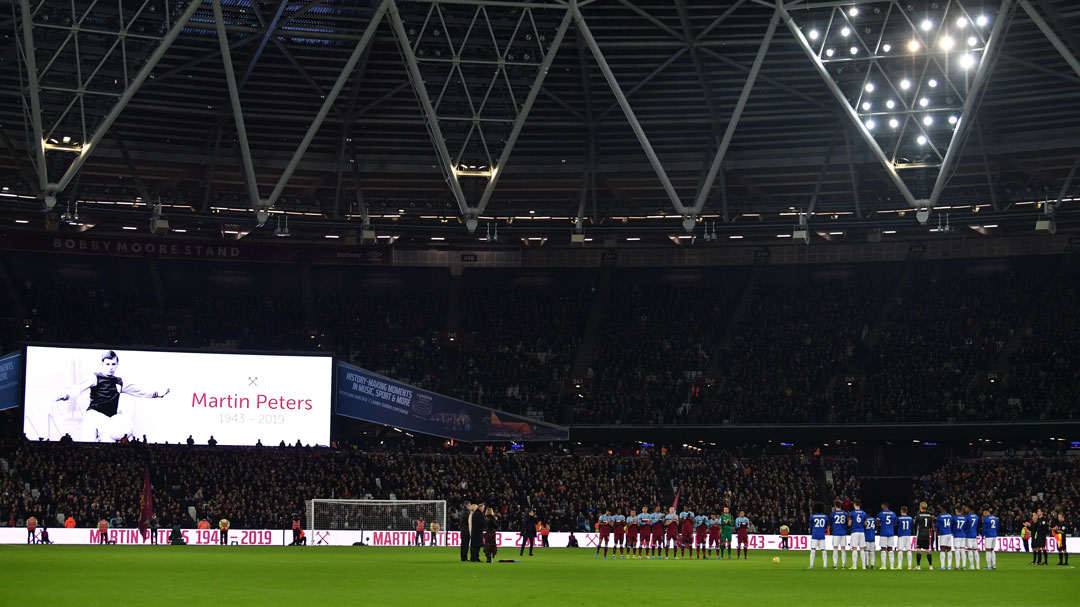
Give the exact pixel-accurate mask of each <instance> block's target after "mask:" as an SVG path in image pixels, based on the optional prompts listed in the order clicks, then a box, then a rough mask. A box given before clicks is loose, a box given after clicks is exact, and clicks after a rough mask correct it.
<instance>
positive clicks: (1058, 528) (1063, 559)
mask: <svg viewBox="0 0 1080 607" xmlns="http://www.w3.org/2000/svg"><path fill="white" fill-rule="evenodd" d="M1052 531H1053V533H1054V537H1056V538H1057V549H1058V565H1062V566H1066V567H1067V566H1068V565H1069V550H1068V548H1066V547H1065V542H1066V540H1067V539H1068V538H1069V526H1068V525H1067V524H1066V523H1065V513H1064V512H1060V511H1059V512H1058V514H1057V522H1055V523H1054V528H1053V530H1052Z"/></svg>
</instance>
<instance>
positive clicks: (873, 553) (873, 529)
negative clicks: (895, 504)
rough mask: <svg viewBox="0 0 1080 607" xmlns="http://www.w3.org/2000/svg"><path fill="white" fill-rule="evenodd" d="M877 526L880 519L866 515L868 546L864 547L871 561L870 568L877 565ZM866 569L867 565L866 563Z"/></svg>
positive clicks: (867, 558) (865, 534) (867, 557)
mask: <svg viewBox="0 0 1080 607" xmlns="http://www.w3.org/2000/svg"><path fill="white" fill-rule="evenodd" d="M877 526H878V520H877V519H876V518H874V517H872V516H868V517H866V533H864V534H863V535H864V536H865V537H866V547H865V548H863V551H864V553H865V554H866V560H868V561H870V568H871V569H873V568H874V567H877V538H876V534H877ZM863 568H864V569H865V568H866V566H865V565H864V566H863Z"/></svg>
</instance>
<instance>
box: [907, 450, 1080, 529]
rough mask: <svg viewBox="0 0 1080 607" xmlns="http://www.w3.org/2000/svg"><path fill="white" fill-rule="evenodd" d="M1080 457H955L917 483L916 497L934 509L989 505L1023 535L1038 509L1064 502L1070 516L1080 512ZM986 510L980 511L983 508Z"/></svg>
mask: <svg viewBox="0 0 1080 607" xmlns="http://www.w3.org/2000/svg"><path fill="white" fill-rule="evenodd" d="M1078 479H1080V461H1078V460H1077V459H1076V458H1069V457H1060V456H1058V457H1054V456H1039V455H1036V454H1031V455H1028V456H1024V457H1016V456H1011V457H994V458H985V459H952V460H950V461H949V462H947V463H946V464H945V465H944V466H942V467H941V468H939V469H938V470H936V471H934V472H933V473H932V474H930V475H927V476H924V477H922V478H919V479H917V480H916V481H915V483H914V494H915V498H916V501H926V502H927V503H928V504H930V507H931V508H942V507H945V508H950V509H953V508H955V507H956V506H957V505H961V504H963V505H968V506H971V507H973V508H980V509H981V508H982V506H984V505H986V504H990V505H991V507H992V508H994V511H993V513H994V515H996V516H997V517H998V519H999V521H1000V524H1001V527H1002V530H1003V531H1004V532H1005V533H1008V534H1019V533H1020V529H1021V527H1022V526H1023V524H1024V522H1026V521H1030V520H1031V514H1032V512H1034V511H1035V510H1036V509H1042V510H1043V511H1044V512H1047V513H1049V512H1052V511H1053V510H1054V509H1056V508H1058V507H1060V508H1061V509H1062V511H1063V512H1064V513H1065V518H1066V520H1068V521H1074V520H1076V515H1077V513H1078V512H1080V480H1078ZM979 513H980V514H981V513H982V512H981V510H980V512H979Z"/></svg>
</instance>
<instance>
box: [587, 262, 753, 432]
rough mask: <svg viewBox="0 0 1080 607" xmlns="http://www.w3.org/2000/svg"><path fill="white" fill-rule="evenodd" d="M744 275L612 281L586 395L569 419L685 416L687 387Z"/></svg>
mask: <svg viewBox="0 0 1080 607" xmlns="http://www.w3.org/2000/svg"><path fill="white" fill-rule="evenodd" d="M744 280H745V278H743V277H737V279H735V280H733V279H730V278H729V279H728V280H722V279H719V278H718V279H715V280H702V281H694V282H691V283H689V284H684V283H678V282H675V283H672V284H662V283H661V282H660V281H654V282H646V283H633V282H631V283H617V284H614V285H612V287H611V292H610V293H609V294H608V296H607V303H608V307H607V310H606V311H605V314H604V319H603V322H602V324H601V327H600V333H599V335H598V337H597V345H596V352H595V359H594V362H593V365H592V368H591V369H590V374H591V375H592V378H591V381H589V388H588V396H587V397H586V398H582V399H580V402H579V403H578V404H577V406H576V407H575V410H574V416H573V420H574V422H576V423H588V424H665V423H668V424H671V423H681V422H685V421H689V414H690V408H689V407H688V406H685V405H686V403H687V402H688V399H689V396H690V388H691V386H692V385H693V384H694V383H696V382H697V381H698V378H699V377H700V376H701V375H702V373H703V372H704V371H705V368H706V365H707V364H708V360H709V357H710V356H711V355H712V353H713V349H714V346H715V344H716V343H717V341H718V340H719V339H720V337H721V336H722V335H723V332H724V330H725V328H726V327H727V319H728V317H729V316H730V314H731V311H732V309H733V308H734V304H735V301H736V300H737V299H738V296H739V294H740V292H741V289H742V287H743V284H742V282H743V281H744Z"/></svg>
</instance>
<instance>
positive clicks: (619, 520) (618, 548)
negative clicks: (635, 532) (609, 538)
mask: <svg viewBox="0 0 1080 607" xmlns="http://www.w3.org/2000/svg"><path fill="white" fill-rule="evenodd" d="M611 526H612V527H613V529H612V533H614V534H615V544H614V545H613V546H612V548H611V558H613V559H614V558H616V553H620V552H621V556H622V558H624V559H625V558H626V517H625V516H623V515H622V510H619V509H616V510H615V514H612V515H611Z"/></svg>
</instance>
